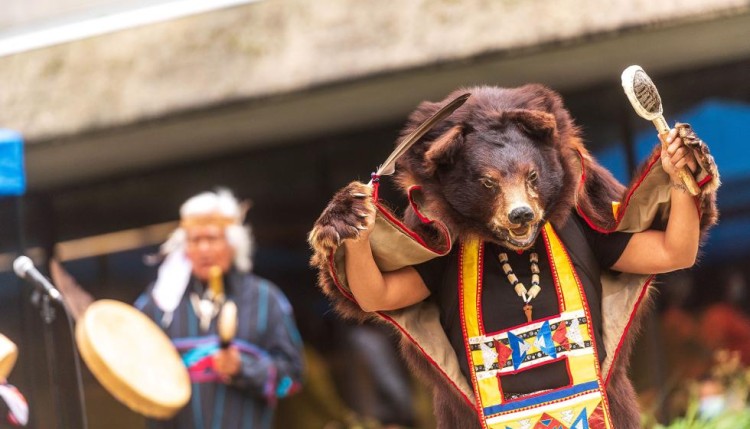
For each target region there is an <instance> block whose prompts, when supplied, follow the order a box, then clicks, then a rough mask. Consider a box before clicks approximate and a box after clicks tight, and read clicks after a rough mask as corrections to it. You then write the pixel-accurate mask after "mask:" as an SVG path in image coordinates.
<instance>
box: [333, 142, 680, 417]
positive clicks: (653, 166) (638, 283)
mask: <svg viewBox="0 0 750 429" xmlns="http://www.w3.org/2000/svg"><path fill="white" fill-rule="evenodd" d="M579 155H580V154H579ZM581 156H583V155H581ZM578 170H579V171H578V172H577V173H579V174H577V176H578V177H579V178H580V179H579V182H578V185H577V186H578V188H579V189H580V188H581V187H582V186H583V184H584V181H585V178H586V172H585V171H584V164H583V161H582V160H581V163H580V164H579V166H578ZM670 192H671V186H670V180H669V176H668V175H667V174H666V173H665V172H664V170H663V169H662V166H661V162H660V158H659V156H658V151H657V152H656V153H655V156H652V157H651V159H650V160H649V161H648V163H647V165H646V168H645V170H644V171H643V172H642V174H641V177H640V178H639V179H638V180H637V181H636V182H635V184H634V185H633V186H631V188H630V189H629V190H628V191H627V193H626V194H625V195H626V197H625V199H624V200H623V201H622V202H621V203H619V204H618V203H617V202H613V210H614V212H615V220H616V223H615V225H616V226H615V228H614V229H613V230H612V231H622V232H631V233H632V232H640V231H644V230H646V229H648V228H649V227H650V226H651V225H652V224H653V223H654V222H655V221H658V220H661V221H664V220H666V218H667V215H668V213H669V205H670ZM375 195H376V193H375ZM375 198H377V197H375ZM409 200H410V202H411V205H412V208H413V209H414V210H415V211H416V212H417V215H418V216H419V217H420V219H422V221H423V222H431V225H432V226H433V227H434V228H436V229H437V231H439V234H441V235H442V236H443V239H444V241H443V240H440V241H442V242H443V243H448V245H447V246H443V247H444V248H441V249H432V248H430V247H429V246H428V245H427V243H425V241H424V240H423V239H422V238H421V237H419V236H418V235H417V234H416V233H414V232H413V231H411V230H409V229H408V228H407V227H406V226H405V225H404V224H403V223H401V222H400V221H399V220H398V219H397V218H396V216H394V215H393V214H392V213H391V212H390V211H389V210H388V209H386V208H385V207H383V206H382V205H381V204H380V203H378V202H377V201H375V203H376V207H377V216H376V221H375V227H374V229H373V231H372V233H371V235H370V243H371V248H372V252H373V255H374V258H375V262H376V263H377V265H378V267H379V268H380V270H381V271H383V272H388V271H393V270H397V269H399V268H402V267H405V266H408V265H416V264H420V263H422V262H425V261H428V260H430V259H433V258H436V257H440V256H444V255H446V254H448V253H449V252H450V250H451V245H452V243H453V239H455V237H451V234H450V231H448V229H447V228H446V226H445V225H444V224H443V223H442V222H440V221H439V220H437V219H429V213H421V211H420V209H419V207H420V200H421V190H420V189H419V187H417V186H415V187H412V188H411V189H409ZM618 207H619V208H618ZM577 210H578V213H579V215H580V216H581V217H582V218H583V219H585V220H586V221H587V222H589V224H591V222H590V221H589V220H588V216H587V215H586V213H583V212H582V210H581V208H580V207H578V206H577ZM591 225H592V227H594V228H595V229H597V230H600V231H604V230H603V229H602V228H600V227H596V226H595V225H593V224H591ZM609 232H611V231H609ZM344 253H345V251H344V247H343V246H340V247H339V248H338V249H337V250H336V252H335V253H334V254H333V255H332V256H331V257H330V258H329V269H330V270H331V272H330V274H331V276H332V277H333V280H334V282H335V283H336V287H337V288H338V291H339V292H340V293H341V294H343V295H344V296H346V298H348V299H349V300H352V301H354V297H353V296H352V294H351V292H350V290H349V287H348V284H347V279H346V271H345V266H344ZM653 277H654V276H653V275H634V274H619V275H613V274H611V273H607V274H604V275H603V276H602V279H601V280H602V315H603V325H604V326H603V333H604V336H603V339H604V347H605V349H606V352H607V358H606V360H605V361H604V363H603V365H602V378H603V379H604V381H605V384H606V383H607V382H608V381H609V378H610V376H611V375H612V373H613V362H614V360H615V359H616V358H617V356H618V353H619V352H620V350H621V348H622V346H623V343H624V340H625V337H626V335H627V334H628V331H629V328H630V326H631V323H632V322H633V320H634V318H635V317H636V312H637V311H638V309H639V307H640V306H641V304H642V303H643V302H644V298H645V297H646V295H647V291H648V289H649V285H650V283H651V281H652V279H653ZM377 315H378V316H379V317H380V318H382V319H384V320H385V321H387V322H389V323H391V324H392V325H394V327H395V328H397V329H398V330H399V331H400V333H401V334H402V335H403V336H405V338H406V339H408V341H409V342H411V343H412V344H413V345H414V346H416V347H417V349H418V350H419V351H420V352H421V353H422V354H423V356H424V358H425V359H427V360H428V361H429V362H430V364H431V365H432V366H433V367H434V368H435V369H436V370H437V371H439V373H440V374H442V376H443V377H445V378H446V379H447V380H449V382H450V384H451V385H452V386H454V387H455V388H456V389H457V390H458V393H459V394H460V396H462V397H463V398H464V399H465V400H466V401H467V402H468V403H469V404H471V406H472V408H475V400H474V394H473V390H472V388H471V386H470V385H469V383H468V381H467V380H466V378H465V377H464V376H463V375H462V373H461V370H460V368H459V365H458V359H457V357H456V354H455V352H454V351H453V348H452V347H451V344H450V342H449V340H448V337H447V336H446V335H445V333H444V331H443V329H442V327H441V325H440V320H439V311H438V308H437V305H435V304H434V303H432V302H429V301H423V302H421V303H418V304H415V305H412V306H410V307H407V308H403V309H400V310H395V311H382V312H378V313H377Z"/></svg>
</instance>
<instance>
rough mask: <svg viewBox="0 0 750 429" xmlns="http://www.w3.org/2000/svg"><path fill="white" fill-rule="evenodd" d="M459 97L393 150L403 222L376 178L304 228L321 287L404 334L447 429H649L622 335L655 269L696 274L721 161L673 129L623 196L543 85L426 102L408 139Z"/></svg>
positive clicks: (347, 309) (683, 130)
mask: <svg viewBox="0 0 750 429" xmlns="http://www.w3.org/2000/svg"><path fill="white" fill-rule="evenodd" d="M463 92H468V93H470V94H471V96H470V98H469V99H468V101H467V102H466V103H465V104H464V105H463V106H461V107H460V108H458V109H457V110H456V111H455V112H453V113H452V114H451V115H450V116H449V117H448V118H446V119H445V120H442V121H440V122H439V123H438V124H437V125H436V126H434V127H433V128H432V129H431V130H430V131H429V132H428V133H427V134H425V135H424V136H423V137H422V138H421V139H420V140H419V141H418V142H417V143H416V144H414V145H413V146H412V147H411V148H409V149H408V151H407V152H406V153H404V154H403V155H402V156H401V157H400V158H399V160H398V163H397V167H396V170H397V181H398V184H399V185H400V187H401V188H402V189H403V190H404V192H405V193H406V194H407V196H408V198H409V202H410V207H409V208H407V210H406V211H405V214H404V216H403V219H399V218H398V217H396V216H395V215H394V214H393V213H392V212H391V211H389V210H388V209H387V208H385V207H384V206H383V205H382V204H380V202H379V201H378V199H377V192H373V190H374V188H375V189H376V188H377V181H375V186H368V185H365V184H363V183H360V182H353V183H351V184H350V185H348V186H347V187H345V188H343V189H342V190H340V191H339V192H338V193H337V194H336V195H335V196H334V197H333V199H332V201H331V202H330V203H329V205H328V206H327V207H326V209H325V210H324V212H323V213H322V214H321V216H320V217H319V219H318V220H317V222H316V223H315V225H314V227H313V229H312V231H311V232H310V235H309V242H310V244H311V246H312V248H313V250H314V255H313V258H312V260H311V263H312V265H313V266H315V267H317V268H318V269H319V283H320V286H321V287H322V289H323V291H324V292H325V293H326V294H327V295H328V296H329V297H330V298H331V299H332V300H333V301H334V303H335V306H336V308H337V310H338V312H339V313H340V314H341V315H343V316H344V317H349V318H353V319H357V320H370V319H372V320H379V321H384V322H386V323H388V324H390V325H391V326H393V327H394V328H395V329H397V331H398V332H399V333H400V334H401V338H402V346H403V347H402V352H403V355H404V357H405V358H406V360H407V361H408V362H409V363H410V364H411V366H412V368H413V369H414V370H415V371H416V373H417V374H419V375H420V376H422V378H424V379H425V380H426V381H427V382H428V383H430V384H431V385H432V386H433V400H434V410H435V414H436V419H437V423H438V427H439V428H475V427H476V428H479V427H482V428H487V429H494V428H500V429H508V428H510V429H526V428H528V429H532V428H548V427H549V428H552V427H560V428H586V427H588V428H617V429H630V428H638V427H640V417H639V412H638V406H637V402H636V398H635V392H634V390H633V388H632V385H631V383H630V381H629V380H628V378H627V376H626V367H627V360H628V352H629V349H630V343H631V342H632V337H633V333H634V332H635V331H637V328H638V325H639V324H638V319H639V315H640V314H641V313H642V311H641V309H642V308H644V307H646V306H645V305H644V304H645V303H646V302H647V301H648V291H649V286H650V284H651V283H652V280H653V277H654V275H655V274H659V273H666V272H670V271H674V270H678V269H682V268H687V267H690V266H692V265H693V264H694V263H695V260H696V258H697V254H698V249H699V244H700V240H701V237H702V232H703V231H705V230H706V229H707V228H708V227H710V226H711V225H713V224H714V223H715V222H716V220H717V217H718V213H717V211H716V207H715V191H716V189H717V187H718V185H719V175H718V171H717V169H716V166H715V164H714V162H713V158H712V157H711V156H710V154H709V152H708V149H707V147H706V145H705V144H704V143H703V142H702V141H701V140H700V139H699V138H698V137H697V136H696V135H695V133H694V132H693V131H692V130H691V128H690V127H689V125H687V124H677V125H676V126H675V128H674V129H672V130H671V132H670V133H669V135H668V136H666V137H665V142H666V144H665V145H664V146H663V147H662V146H660V147H658V148H657V149H656V150H655V151H654V153H653V155H652V156H651V157H650V158H649V160H648V161H647V162H646V164H645V165H644V166H643V167H642V168H641V170H640V173H639V174H638V175H637V176H636V180H635V181H634V182H633V184H631V186H629V187H628V188H625V187H623V186H622V185H621V184H619V183H618V182H617V181H616V180H615V179H614V178H613V176H612V175H611V174H610V173H609V172H608V171H607V170H606V169H604V168H603V167H601V166H600V165H599V164H598V163H597V162H596V161H595V160H594V159H593V158H592V157H591V156H590V155H589V154H588V152H587V151H586V149H585V148H584V146H583V144H582V142H581V137H580V132H579V129H578V128H577V127H576V125H575V124H574V122H573V120H572V119H571V117H570V114H569V113H568V111H567V110H566V109H565V107H564V106H563V103H562V100H561V98H560V96H559V95H558V94H557V93H555V92H554V91H552V90H550V89H548V88H546V87H544V86H542V85H536V84H532V85H526V86H522V87H519V88H497V87H487V86H483V87H474V88H468V89H466V90H463V91H457V92H455V93H453V94H451V95H450V96H448V97H447V98H446V99H445V100H444V101H443V102H440V103H431V102H424V103H422V104H421V105H420V106H419V107H418V108H417V109H416V111H415V112H413V113H412V115H411V116H410V118H409V121H408V123H407V125H406V127H405V129H404V130H403V132H402V139H403V138H404V137H405V136H407V135H408V134H409V133H411V132H412V131H413V130H414V129H416V128H417V127H418V126H419V125H420V124H421V123H423V122H424V121H425V120H426V119H427V118H429V117H430V116H431V115H432V114H434V113H435V112H436V111H437V110H438V109H439V108H440V107H441V106H443V105H446V104H447V103H448V102H450V101H451V100H452V99H454V98H455V97H456V96H457V95H458V94H460V93H463ZM682 167H687V168H688V169H689V170H690V172H692V173H693V175H694V177H695V179H696V181H697V182H698V184H699V186H700V187H701V189H702V192H701V193H700V195H698V196H692V195H690V194H689V193H688V192H687V189H686V188H685V186H684V185H683V184H682V182H681V181H680V179H679V175H678V173H677V171H678V169H680V168H682Z"/></svg>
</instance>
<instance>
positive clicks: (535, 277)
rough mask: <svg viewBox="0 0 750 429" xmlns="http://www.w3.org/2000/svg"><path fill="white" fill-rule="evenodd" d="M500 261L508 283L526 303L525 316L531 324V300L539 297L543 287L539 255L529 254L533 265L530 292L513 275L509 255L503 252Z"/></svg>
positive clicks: (533, 252)
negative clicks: (540, 281)
mask: <svg viewBox="0 0 750 429" xmlns="http://www.w3.org/2000/svg"><path fill="white" fill-rule="evenodd" d="M498 259H499V260H500V263H501V264H502V267H503V272H504V273H505V277H506V278H507V279H508V282H510V284H511V286H513V289H515V291H516V294H518V296H519V297H521V299H522V300H523V302H524V305H523V312H524V314H526V321H527V322H531V320H532V315H531V312H532V310H533V307H532V305H531V300H532V299H534V298H536V296H537V295H539V292H540V291H541V290H542V288H541V286H539V255H538V254H537V253H536V252H535V251H534V250H532V251H531V253H529V263H530V264H531V288H529V289H528V290H527V289H526V286H524V284H523V283H521V281H520V280H518V277H516V275H515V274H514V273H513V268H511V266H510V263H509V262H508V254H507V253H505V252H501V253H500V254H499V255H498Z"/></svg>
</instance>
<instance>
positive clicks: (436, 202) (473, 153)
mask: <svg viewBox="0 0 750 429" xmlns="http://www.w3.org/2000/svg"><path fill="white" fill-rule="evenodd" d="M465 92H470V93H471V94H472V96H471V97H470V98H469V100H468V101H467V102H466V104H464V105H463V106H462V107H461V108H459V109H458V110H456V112H454V113H453V114H452V115H451V116H450V117H449V118H448V119H446V120H444V121H442V122H441V123H439V124H438V125H437V126H435V128H433V129H432V130H431V131H430V132H428V133H427V135H425V136H424V137H423V138H422V140H420V141H419V142H418V143H416V144H415V145H414V146H413V147H412V148H411V149H410V150H409V151H408V152H407V153H406V154H405V155H404V156H403V157H402V158H401V159H399V161H398V165H397V171H398V176H397V179H398V182H399V184H400V186H401V187H402V189H403V190H404V191H406V190H407V189H408V188H409V187H411V186H412V185H421V186H422V188H423V191H424V195H425V208H426V209H427V211H428V212H430V213H431V214H432V215H433V216H434V217H437V218H439V219H441V220H442V221H443V222H445V223H446V225H447V226H448V227H449V228H450V230H451V231H452V232H453V234H454V235H455V236H459V237H460V236H464V235H466V234H472V235H479V236H481V237H482V238H484V239H486V240H495V241H498V238H497V236H496V235H494V234H493V232H492V231H491V230H489V229H488V228H487V227H486V222H484V220H485V219H484V218H483V217H486V213H487V210H483V209H482V208H481V207H469V208H466V207H461V206H460V204H461V203H462V202H464V201H472V200H484V201H486V200H487V198H486V195H487V194H486V193H483V192H486V190H483V189H482V187H481V186H476V185H475V184H472V183H468V184H467V183H466V180H469V178H467V177H466V176H471V175H472V174H475V173H476V171H470V170H471V168H472V167H473V166H471V165H470V166H467V165H466V161H467V157H468V159H469V162H473V161H472V160H476V159H484V158H488V159H497V153H496V151H497V147H501V146H502V144H503V143H505V144H507V143H508V142H509V141H510V140H508V139H516V140H517V141H523V142H525V143H523V144H520V145H518V146H519V147H520V148H521V149H519V151H517V152H515V153H512V154H511V155H510V156H511V157H515V158H514V159H522V158H523V157H529V158H533V159H536V160H543V162H544V163H545V164H544V165H543V167H544V169H545V171H540V172H539V173H540V181H541V183H538V184H536V186H535V187H536V188H538V194H539V197H538V200H539V204H540V206H541V207H543V209H544V212H545V219H544V220H549V221H550V222H552V223H553V224H556V225H562V224H564V222H565V221H566V219H567V217H568V216H570V214H571V213H572V212H573V209H574V207H577V209H578V210H579V211H580V212H582V213H583V214H585V216H586V217H587V218H588V219H589V220H590V221H591V222H592V223H593V224H595V225H596V226H597V227H599V228H601V229H607V230H610V229H612V228H614V226H615V219H614V216H613V214H612V209H611V203H612V201H618V200H619V201H622V199H623V197H624V196H625V195H627V192H628V191H627V190H626V189H625V188H624V187H623V186H622V185H621V184H619V183H618V182H617V181H616V180H615V179H614V177H612V175H611V174H610V173H609V172H608V171H607V170H606V169H604V168H603V167H601V166H600V165H599V164H598V163H596V162H595V161H594V160H593V159H592V158H591V157H590V155H589V154H588V152H587V151H586V150H585V148H584V147H583V145H582V143H581V140H580V136H579V130H578V128H577V127H576V125H575V124H574V123H573V121H572V119H571V117H570V114H569V113H568V111H567V110H566V109H565V108H564V106H563V103H562V100H561V98H560V96H559V95H558V94H557V93H555V92H554V91H551V90H550V89H548V88H546V87H544V86H541V85H526V86H523V87H520V88H510V89H507V88H495V87H477V88H469V89H466V90H460V91H456V92H454V93H453V94H451V95H449V96H448V97H447V98H446V99H445V100H444V101H443V102H440V103H432V102H424V103H422V104H420V106H419V107H418V108H417V109H416V110H415V111H414V113H412V115H411V116H410V117H409V120H408V122H407V124H406V126H405V128H404V129H403V131H402V133H401V135H402V137H403V136H406V135H408V134H409V133H411V132H412V131H413V130H414V129H415V128H416V127H417V126H418V125H419V124H421V123H422V122H423V121H424V120H426V119H427V118H428V117H429V116H431V115H432V114H433V113H434V112H436V111H437V110H438V109H439V108H440V107H441V106H442V105H444V104H446V103H448V102H449V101H450V100H452V99H453V98H455V97H456V96H458V95H459V94H462V93H465ZM529 141H531V142H533V143H534V144H528V142H529ZM397 143H398V142H397ZM493 145H494V146H493ZM493 151H495V152H493ZM467 154H470V155H467ZM493 157H495V158H493ZM581 160H582V161H583V166H584V169H585V174H586V180H585V183H583V185H582V186H578V184H579V179H580V167H579V166H580V164H581ZM498 162H500V163H501V165H508V164H502V163H503V162H504V160H502V159H500V160H499V161H498ZM536 167H538V166H536ZM461 168H463V169H465V171H460V172H459V175H453V176H452V175H451V174H452V170H456V169H461ZM494 173H498V171H495V172H494ZM502 173H503V171H499V176H498V180H501V179H502V177H500V176H502ZM458 176H461V178H460V180H462V181H463V182H461V183H460V186H459V184H458V183H453V182H451V180H457V179H455V178H456V177H458ZM639 176H640V175H637V176H636V177H639ZM452 187H453V188H460V189H451V188H452ZM367 189H368V188H366V187H364V186H363V185H362V184H360V183H356V182H354V183H352V184H350V185H349V186H347V187H346V188H344V189H343V190H342V191H340V192H339V193H338V194H337V195H336V196H335V197H334V199H333V200H332V201H331V203H330V204H329V206H328V207H327V208H326V210H325V211H324V212H323V214H322V215H321V217H320V218H319V219H318V221H317V222H316V224H315V227H314V229H313V231H312V232H311V234H310V243H311V245H312V247H313V249H314V251H315V255H314V256H313V259H312V261H311V264H312V265H313V266H315V267H317V268H318V269H319V284H320V287H321V288H322V289H323V292H324V293H325V294H326V295H327V296H329V297H330V298H331V299H332V300H333V301H334V305H335V307H336V310H337V311H338V313H339V314H341V315H342V316H343V317H346V318H350V319H354V320H359V321H365V320H376V321H383V320H384V319H383V318H382V317H380V316H379V315H378V314H376V313H365V312H363V311H362V310H361V309H360V308H359V306H358V305H357V304H356V303H354V302H353V301H351V300H349V299H348V298H346V297H345V296H344V295H343V294H342V293H341V292H340V291H338V290H337V287H336V285H335V284H334V282H333V277H332V274H331V272H330V271H329V266H328V258H329V256H330V254H331V252H332V251H333V250H334V249H335V248H336V247H337V246H338V245H339V242H340V240H341V239H345V238H349V237H353V236H355V235H356V234H357V230H356V225H357V224H358V223H359V222H361V219H360V218H359V217H358V216H357V212H360V211H369V210H372V207H370V206H367V202H366V200H363V199H361V198H359V199H358V198H354V199H353V198H352V197H351V195H352V194H353V193H356V194H360V193H365V192H369V191H368V190H367ZM462 194H464V195H462ZM368 195H369V194H368ZM488 204H490V203H488ZM715 207H716V206H715V195H714V194H713V193H712V194H711V195H707V196H703V197H702V200H701V209H702V213H703V217H702V219H701V227H702V229H703V230H705V229H707V228H708V227H709V226H711V225H713V224H714V223H715V222H716V220H717V217H718V213H717V211H716V208H715ZM347 210H348V211H347ZM352 211H354V213H352ZM467 212H468V213H470V214H471V215H470V216H467V215H466V213H467ZM404 223H405V224H406V225H407V226H408V227H410V228H412V229H413V230H415V231H417V232H419V233H420V235H422V236H423V237H425V239H426V240H427V241H428V242H429V239H430V238H431V237H433V234H430V232H431V231H430V230H429V227H427V226H425V225H423V224H422V223H421V222H419V220H418V218H417V216H415V215H414V213H413V212H412V211H410V210H409V211H407V213H406V215H405V218H404ZM646 301H647V300H646ZM647 307H648V305H642V306H641V308H640V310H639V311H638V316H637V317H636V320H634V321H633V323H632V327H631V329H630V331H629V332H628V334H627V337H626V339H625V341H624V345H623V347H622V349H621V351H620V354H619V355H618V357H617V359H616V361H615V362H614V369H613V372H612V375H611V377H610V379H609V383H608V385H607V391H608V396H609V400H610V406H611V414H612V417H613V419H614V423H615V427H616V428H617V429H636V428H638V427H640V418H639V411H638V404H637V402H636V397H635V392H634V390H633V387H632V385H631V383H630V380H629V379H628V378H627V362H628V360H629V354H630V350H631V349H632V344H633V340H634V337H635V335H636V333H637V331H638V329H639V328H640V324H641V323H640V319H641V316H640V315H641V314H643V313H644V312H645V311H646V310H644V309H645V308H647ZM402 352H403V356H404V358H405V359H406V361H407V362H408V363H409V365H410V366H411V367H412V369H413V370H414V372H415V373H416V374H417V375H419V376H420V378H422V379H423V380H424V381H425V382H427V383H429V384H430V385H431V386H433V392H434V397H433V399H434V410H435V413H436V417H437V421H438V428H441V429H443V428H445V429H447V428H467V429H473V428H479V427H480V424H479V421H478V418H477V415H476V412H475V410H474V409H473V408H472V407H471V406H470V404H469V403H467V401H466V400H465V399H464V398H463V397H462V396H461V395H460V394H459V393H458V391H457V389H455V388H454V387H453V386H452V385H451V384H450V382H449V381H448V380H446V379H445V378H444V377H443V376H442V374H441V373H440V372H439V371H438V370H437V369H436V368H435V367H433V365H431V364H430V363H429V362H428V361H427V360H426V359H425V358H424V356H423V355H422V353H421V352H420V351H419V350H418V349H417V348H416V347H415V346H414V345H413V344H412V343H411V342H410V340H409V339H408V338H406V336H403V337H402Z"/></svg>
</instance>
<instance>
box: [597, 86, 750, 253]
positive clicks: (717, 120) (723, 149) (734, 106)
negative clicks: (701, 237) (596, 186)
mask: <svg viewBox="0 0 750 429" xmlns="http://www.w3.org/2000/svg"><path fill="white" fill-rule="evenodd" d="M667 120H668V121H669V122H670V124H674V122H675V121H680V122H687V123H689V124H690V125H692V126H693V128H694V129H695V130H696V132H697V133H698V135H699V136H700V138H702V139H703V140H704V141H705V142H706V143H708V146H709V148H710V149H711V153H712V154H713V156H714V158H715V159H716V163H717V165H718V166H719V172H720V173H721V180H722V183H723V185H722V187H721V188H720V189H719V196H718V202H719V210H720V211H721V212H723V213H725V216H724V217H723V219H722V221H721V222H720V224H719V225H718V226H717V227H716V228H714V229H713V231H712V232H711V236H710V237H709V241H708V242H707V244H706V247H705V248H704V253H705V255H706V256H705V258H704V259H709V260H711V259H713V257H714V256H717V255H721V254H723V255H735V256H737V255H738V254H747V253H750V141H749V140H750V139H748V137H747V136H748V132H747V129H748V128H747V125H748V124H750V104H747V103H740V102H736V101H724V100H707V101H704V102H702V103H700V104H698V105H696V106H695V107H693V108H691V109H689V110H687V111H685V112H683V113H680V114H677V115H674V117H672V118H667ZM657 142H658V140H657V137H656V131H655V129H653V128H650V129H648V130H646V131H643V132H641V133H639V134H638V135H637V136H636V139H635V147H636V154H637V157H638V160H639V162H643V161H644V160H645V159H646V158H647V157H648V155H649V154H651V151H652V150H653V148H654V146H655V145H656V144H657ZM594 156H596V158H597V159H598V160H599V161H600V162H601V163H602V164H603V165H604V166H606V167H607V168H609V169H610V171H612V173H613V174H614V175H615V177H617V178H618V179H619V180H620V181H621V182H623V183H628V182H629V180H630V175H629V172H628V171H627V164H626V156H625V148H624V146H623V145H622V143H621V142H617V143H615V144H612V145H610V146H609V147H607V148H606V149H604V150H602V151H599V152H597V153H595V154H594Z"/></svg>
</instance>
